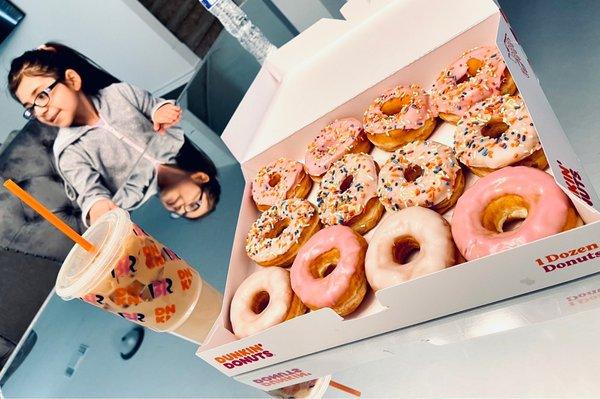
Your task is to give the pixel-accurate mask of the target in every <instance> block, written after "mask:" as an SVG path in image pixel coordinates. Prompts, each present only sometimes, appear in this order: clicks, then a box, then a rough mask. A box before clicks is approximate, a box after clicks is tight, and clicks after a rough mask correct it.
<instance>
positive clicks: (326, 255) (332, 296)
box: [290, 226, 367, 316]
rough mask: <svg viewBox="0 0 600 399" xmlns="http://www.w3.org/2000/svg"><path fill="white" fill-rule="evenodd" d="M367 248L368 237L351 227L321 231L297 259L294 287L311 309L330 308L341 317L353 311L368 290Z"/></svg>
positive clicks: (292, 272)
mask: <svg viewBox="0 0 600 399" xmlns="http://www.w3.org/2000/svg"><path fill="white" fill-rule="evenodd" d="M366 251H367V242H366V241H365V239H364V238H362V236H360V235H358V234H356V233H355V232H354V231H353V230H352V229H351V228H349V227H346V226H331V227H327V228H325V229H323V230H321V231H319V232H318V233H317V234H315V235H314V236H312V237H311V239H310V240H308V241H307V242H306V244H304V246H303V247H302V248H300V251H299V252H298V255H297V256H296V259H295V260H294V264H293V265H292V268H291V270H290V275H291V279H292V289H293V290H294V292H295V293H296V295H298V297H300V299H301V300H302V302H304V303H305V304H306V306H308V307H309V308H310V309H313V310H316V309H321V308H331V309H333V310H334V311H335V312H337V313H338V314H340V315H341V316H345V315H347V314H349V313H352V312H353V311H354V310H355V309H356V308H357V307H358V305H360V303H361V302H362V300H363V298H364V296H365V293H366V291H367V283H366V279H365V269H364V262H365V253H366ZM332 266H333V267H334V268H333V270H331V268H332Z"/></svg>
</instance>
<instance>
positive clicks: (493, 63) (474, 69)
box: [430, 46, 516, 123]
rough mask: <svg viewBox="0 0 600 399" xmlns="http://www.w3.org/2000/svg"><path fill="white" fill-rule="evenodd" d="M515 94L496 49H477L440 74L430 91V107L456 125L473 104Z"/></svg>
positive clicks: (464, 55)
mask: <svg viewBox="0 0 600 399" xmlns="http://www.w3.org/2000/svg"><path fill="white" fill-rule="evenodd" d="M515 90H516V86H515V84H514V82H513V80H512V77H511V76H510V73H509V72H508V69H507V68H506V65H505V64H504V60H503V59H502V56H501V55H500V51H498V48H496V47H495V46H484V47H477V48H474V49H472V50H469V51H466V52H465V53H463V55H462V56H461V57H460V58H459V59H458V60H456V61H455V62H454V63H452V64H451V65H450V66H449V67H448V68H446V69H444V70H443V71H442V72H441V73H440V75H439V76H438V78H437V80H436V82H435V83H434V84H433V86H432V88H431V92H430V103H431V106H432V108H433V109H434V111H435V112H436V113H437V114H439V116H440V117H442V118H443V119H445V120H447V121H449V122H452V123H456V122H458V119H459V118H460V117H461V116H463V115H464V114H465V112H467V110H468V109H469V108H470V107H471V106H472V105H473V104H475V103H478V102H479V101H481V100H484V99H486V98H488V97H490V96H492V95H494V94H512V93H514V91H515Z"/></svg>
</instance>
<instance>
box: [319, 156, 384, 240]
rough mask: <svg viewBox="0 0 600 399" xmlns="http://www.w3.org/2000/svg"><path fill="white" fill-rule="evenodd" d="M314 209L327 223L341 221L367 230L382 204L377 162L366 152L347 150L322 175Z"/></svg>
mask: <svg viewBox="0 0 600 399" xmlns="http://www.w3.org/2000/svg"><path fill="white" fill-rule="evenodd" d="M317 209H318V210H319V217H320V219H321V222H322V223H323V224H324V225H327V226H333V225H336V224H343V225H345V226H349V227H352V229H354V231H356V232H357V233H359V234H365V233H366V232H367V231H369V230H371V229H372V228H373V227H375V225H376V224H377V222H378V221H379V219H381V216H382V215H383V212H384V208H383V205H381V203H380V202H379V199H378V198H377V164H376V163H375V161H374V160H373V157H372V156H371V155H369V154H364V153H360V154H347V155H345V156H344V157H343V158H342V159H340V160H339V161H337V162H336V163H334V164H333V166H331V168H330V169H329V170H328V171H327V172H326V173H325V174H324V175H323V179H321V185H320V188H319V192H318V193H317Z"/></svg>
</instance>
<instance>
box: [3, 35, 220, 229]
mask: <svg viewBox="0 0 600 399" xmlns="http://www.w3.org/2000/svg"><path fill="white" fill-rule="evenodd" d="M8 86H9V89H10V92H11V95H12V96H13V98H15V100H17V101H19V102H20V103H21V104H22V105H23V106H24V108H25V109H24V112H23V116H24V117H25V118H26V119H37V120H39V121H40V122H42V123H44V124H47V125H50V126H56V127H58V128H59V131H58V135H57V137H56V140H55V142H54V148H53V152H54V159H55V163H56V165H57V169H58V171H59V173H60V175H61V177H62V178H63V180H64V182H65V187H66V192H67V195H68V196H69V198H71V199H74V200H76V201H77V203H78V205H79V206H80V208H81V210H82V217H83V221H84V223H85V224H86V225H89V224H90V223H93V222H94V221H95V220H96V219H98V218H99V217H100V216H101V215H102V214H104V213H105V212H107V211H109V210H111V209H114V208H115V207H121V208H123V209H126V210H131V209H135V208H137V207H139V206H141V205H142V204H143V203H144V202H146V201H147V200H148V199H149V198H150V197H151V196H152V195H154V194H159V197H160V198H161V201H162V203H163V205H164V206H165V208H166V209H167V210H169V211H170V212H172V213H173V214H174V215H177V216H183V217H186V218H189V219H197V218H199V217H201V216H204V215H205V214H207V213H209V212H210V211H211V210H212V209H213V208H214V206H215V204H216V202H217V201H218V197H219V193H220V186H219V183H218V181H217V179H216V169H215V167H214V165H213V164H212V162H210V160H208V159H207V158H206V157H203V156H202V153H200V152H198V150H197V149H195V148H193V146H192V144H191V143H189V142H188V141H187V140H186V139H185V137H184V134H183V131H182V130H181V129H180V128H178V127H177V126H176V125H177V123H178V122H179V121H180V119H181V112H182V110H181V108H180V107H178V106H177V105H176V104H175V103H174V102H172V101H166V100H162V99H158V98H155V97H153V96H152V95H151V94H150V93H148V92H147V91H145V90H142V89H139V88H137V87H134V86H132V85H130V84H127V83H120V82H119V81H118V80H117V79H116V78H114V77H113V76H112V75H110V74H109V73H107V72H106V71H104V70H103V69H102V68H100V67H98V66H97V65H96V64H95V63H93V62H92V61H91V60H89V59H88V58H87V57H85V56H83V55H82V54H80V53H79V52H77V51H75V50H73V49H71V48H69V47H67V46H64V45H62V44H59V43H47V44H45V45H44V46H42V47H40V48H38V49H36V50H32V51H27V52H25V53H24V54H23V55H21V56H20V57H18V58H15V59H14V60H13V61H12V63H11V68H10V72H9V75H8Z"/></svg>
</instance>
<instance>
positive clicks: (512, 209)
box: [481, 194, 529, 233]
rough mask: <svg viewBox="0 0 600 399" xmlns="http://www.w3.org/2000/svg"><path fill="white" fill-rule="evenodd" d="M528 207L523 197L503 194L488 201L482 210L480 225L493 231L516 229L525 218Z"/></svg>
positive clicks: (503, 231)
mask: <svg viewBox="0 0 600 399" xmlns="http://www.w3.org/2000/svg"><path fill="white" fill-rule="evenodd" d="M528 214H529V207H528V205H527V202H525V200H524V199H523V197H521V196H519V195H516V194H509V195H504V196H502V197H499V198H496V199H494V200H493V201H492V202H490V203H489V204H488V205H487V206H486V207H485V209H484V211H483V218H482V221H481V222H482V223H481V224H482V225H483V227H485V228H486V229H487V230H489V231H493V232H495V233H506V232H508V231H513V230H517V229H518V228H519V227H520V226H521V224H522V223H523V222H524V221H525V219H527V215H528Z"/></svg>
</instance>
